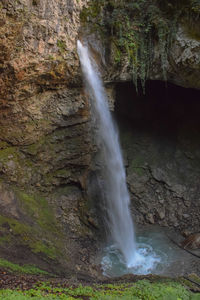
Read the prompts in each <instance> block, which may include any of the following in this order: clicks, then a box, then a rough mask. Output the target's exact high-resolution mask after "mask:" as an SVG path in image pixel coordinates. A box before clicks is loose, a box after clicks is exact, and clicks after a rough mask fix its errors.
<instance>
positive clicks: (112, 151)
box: [77, 41, 136, 267]
mask: <svg viewBox="0 0 200 300" xmlns="http://www.w3.org/2000/svg"><path fill="white" fill-rule="evenodd" d="M77 47H78V54H79V58H80V62H81V67H82V72H83V75H84V79H85V84H86V88H87V93H88V96H89V99H90V102H91V107H92V112H93V114H95V120H96V123H95V124H96V126H97V127H98V130H97V133H96V142H97V144H98V145H99V148H100V152H101V157H102V161H101V166H102V167H101V168H102V170H101V171H102V174H103V178H104V181H103V182H104V187H103V188H104V191H105V198H106V211H107V217H108V220H107V222H106V223H107V224H108V230H109V232H110V236H111V239H112V241H113V243H114V244H115V246H116V247H117V248H118V249H119V250H120V252H121V253H122V255H123V257H124V259H125V262H126V265H127V266H128V267H131V266H132V265H134V261H135V258H136V257H135V255H136V243H135V237H134V226H133V221H132V218H131V213H130V208H129V205H130V197H129V193H128V189H127V185H126V175H125V170H124V165H123V159H122V153H121V149H120V143H119V136H118V130H117V128H116V126H115V125H114V122H113V120H112V116H111V113H110V111H109V107H108V100H107V96H106V92H105V90H104V87H103V84H102V80H101V78H100V75H99V72H98V68H97V65H96V63H95V61H94V60H93V59H92V57H91V55H90V54H89V50H88V48H87V47H86V46H83V45H82V44H81V42H80V41H78V43H77Z"/></svg>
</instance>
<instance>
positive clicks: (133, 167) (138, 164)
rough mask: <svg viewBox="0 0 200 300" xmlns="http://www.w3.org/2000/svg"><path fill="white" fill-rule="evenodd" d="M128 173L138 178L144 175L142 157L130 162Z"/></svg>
mask: <svg viewBox="0 0 200 300" xmlns="http://www.w3.org/2000/svg"><path fill="white" fill-rule="evenodd" d="M129 171H131V173H132V172H134V173H136V174H137V175H139V176H143V175H144V174H145V170H144V158H143V157H135V158H134V159H132V160H131V162H130V164H129Z"/></svg>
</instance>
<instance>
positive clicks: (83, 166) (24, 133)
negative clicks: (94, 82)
mask: <svg viewBox="0 0 200 300" xmlns="http://www.w3.org/2000/svg"><path fill="white" fill-rule="evenodd" d="M86 4H87V0H80V1H76V0H69V1H66V0H52V1H48V0H44V1H43V0H41V1H40V0H28V1H26V0H18V1H14V0H8V1H7V0H2V1H1V3H0V181H1V192H0V207H1V212H0V224H1V226H0V254H1V256H3V257H8V258H10V259H11V260H12V259H13V260H16V261H20V262H22V263H25V262H28V263H32V262H35V263H36V264H39V265H41V266H43V267H44V268H46V269H47V270H50V271H52V269H53V271H58V272H65V273H67V272H71V271H73V272H75V271H77V270H79V271H81V270H82V268H83V269H84V267H82V265H83V264H84V265H85V268H86V269H87V266H86V265H87V262H89V261H88V255H87V253H86V252H88V251H89V250H86V249H88V248H87V247H89V248H90V249H91V251H92V249H93V248H92V247H93V246H91V245H92V244H91V243H92V231H91V226H90V224H89V223H88V218H89V214H88V211H89V208H88V207H87V200H86V197H85V189H86V180H87V174H88V170H89V168H90V164H91V153H92V151H93V150H92V149H93V148H92V147H93V146H92V144H91V139H90V135H89V121H90V116H89V109H88V104H87V101H86V98H85V97H84V94H83V92H82V81H81V73H80V68H79V60H78V56H77V52H76V41H77V38H78V32H79V27H80V18H79V14H80V11H81V9H82V7H83V5H86ZM86 212H87V213H86ZM8 247H9V249H10V250H9V251H7V250H6V249H7V248H8ZM22 249H23V250H22ZM72 249H73V250H72ZM22 252H24V253H25V254H24V255H23V256H22V255H21V254H20V253H22ZM83 256H84V259H82V257H83ZM83 261H84V263H83ZM49 262H50V263H49Z"/></svg>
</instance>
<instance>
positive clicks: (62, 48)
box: [57, 40, 66, 53]
mask: <svg viewBox="0 0 200 300" xmlns="http://www.w3.org/2000/svg"><path fill="white" fill-rule="evenodd" d="M57 46H58V48H59V50H60V52H61V53H63V52H65V50H66V43H65V41H63V40H58V41H57Z"/></svg>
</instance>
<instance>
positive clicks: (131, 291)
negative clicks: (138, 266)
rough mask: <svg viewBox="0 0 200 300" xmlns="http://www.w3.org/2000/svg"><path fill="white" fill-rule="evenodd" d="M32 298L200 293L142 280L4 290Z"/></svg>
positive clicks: (1, 294)
mask: <svg viewBox="0 0 200 300" xmlns="http://www.w3.org/2000/svg"><path fill="white" fill-rule="evenodd" d="M2 299H4V300H8V299H9V300H10V299H15V300H28V299H33V300H34V299H37V300H40V299H49V300H50V299H55V300H57V299H63V300H65V299H66V300H69V299H70V300H72V299H91V300H118V299H121V300H157V299H159V300H190V299H191V300H195V299H200V294H193V293H192V292H190V291H188V290H187V289H186V288H184V287H183V286H182V285H181V284H179V283H176V282H165V283H160V282H155V283H150V282H149V281H147V280H141V281H138V282H137V283H129V284H115V285H113V284H109V285H99V286H93V287H92V286H82V285H80V286H79V287H77V288H73V287H69V288H62V287H56V288H52V287H51V286H50V285H47V284H45V283H44V284H42V285H41V286H39V287H36V288H35V289H31V290H28V291H19V290H18V291H11V290H0V300H2Z"/></svg>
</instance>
